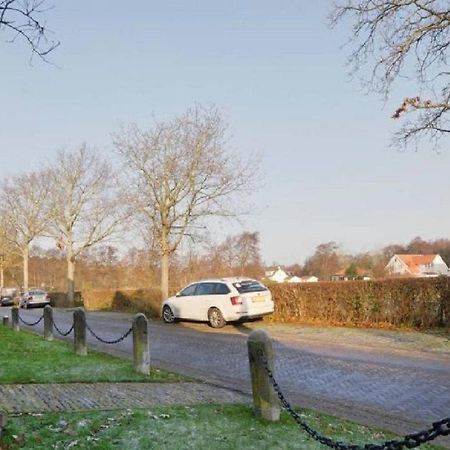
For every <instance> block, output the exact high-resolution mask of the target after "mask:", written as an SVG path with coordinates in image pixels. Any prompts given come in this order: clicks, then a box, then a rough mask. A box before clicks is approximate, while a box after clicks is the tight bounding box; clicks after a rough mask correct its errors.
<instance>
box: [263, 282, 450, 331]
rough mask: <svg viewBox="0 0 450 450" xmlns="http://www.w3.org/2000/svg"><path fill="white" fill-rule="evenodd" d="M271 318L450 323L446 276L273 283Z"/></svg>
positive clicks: (420, 325)
mask: <svg viewBox="0 0 450 450" xmlns="http://www.w3.org/2000/svg"><path fill="white" fill-rule="evenodd" d="M270 290H271V291H272V295H273V299H274V302H275V313H274V314H273V315H272V316H271V320H272V321H277V322H291V321H295V322H304V323H326V324H336V325H355V326H377V327H381V326H407V327H418V328H430V327H436V326H447V327H448V326H450V278H448V277H440V278H414V279H389V280H377V281H345V282H319V283H302V284H278V285H271V286H270Z"/></svg>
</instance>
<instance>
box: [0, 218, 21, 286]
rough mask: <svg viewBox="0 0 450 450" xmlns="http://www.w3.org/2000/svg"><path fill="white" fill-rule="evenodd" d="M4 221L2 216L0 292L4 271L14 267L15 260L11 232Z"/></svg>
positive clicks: (0, 227) (3, 282)
mask: <svg viewBox="0 0 450 450" xmlns="http://www.w3.org/2000/svg"><path fill="white" fill-rule="evenodd" d="M1 212H2V211H0V213H1ZM5 219H6V218H5V217H4V216H3V215H2V216H0V290H2V289H3V288H4V287H5V269H7V268H9V269H11V268H12V267H14V266H15V265H16V260H17V254H16V253H17V252H16V249H15V247H14V243H13V242H14V239H13V234H12V233H13V230H11V228H10V227H9V225H8V223H7V222H6V220H5Z"/></svg>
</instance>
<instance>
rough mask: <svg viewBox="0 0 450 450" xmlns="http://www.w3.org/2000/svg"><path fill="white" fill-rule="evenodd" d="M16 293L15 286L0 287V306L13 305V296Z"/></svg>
mask: <svg viewBox="0 0 450 450" xmlns="http://www.w3.org/2000/svg"><path fill="white" fill-rule="evenodd" d="M16 295H17V289H16V288H0V306H12V305H14V298H15V297H16Z"/></svg>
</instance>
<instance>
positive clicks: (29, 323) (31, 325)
mask: <svg viewBox="0 0 450 450" xmlns="http://www.w3.org/2000/svg"><path fill="white" fill-rule="evenodd" d="M17 315H18V316H19V320H20V321H21V322H22V323H23V324H25V325H28V326H29V327H34V326H35V325H37V324H38V323H39V322H40V321H41V320H42V319H43V318H44V314H42V316H41V317H39V319H38V320H36V322H27V321H26V320H24V319H22V317H20V314H17Z"/></svg>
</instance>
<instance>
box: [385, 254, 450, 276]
mask: <svg viewBox="0 0 450 450" xmlns="http://www.w3.org/2000/svg"><path fill="white" fill-rule="evenodd" d="M385 270H386V272H388V273H389V274H391V275H402V276H410V277H437V276H439V275H447V276H449V275H450V271H449V268H448V266H447V264H445V261H444V260H443V259H442V258H441V256H440V255H394V256H393V257H392V258H391V259H390V261H389V262H388V264H387V265H386V267H385Z"/></svg>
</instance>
